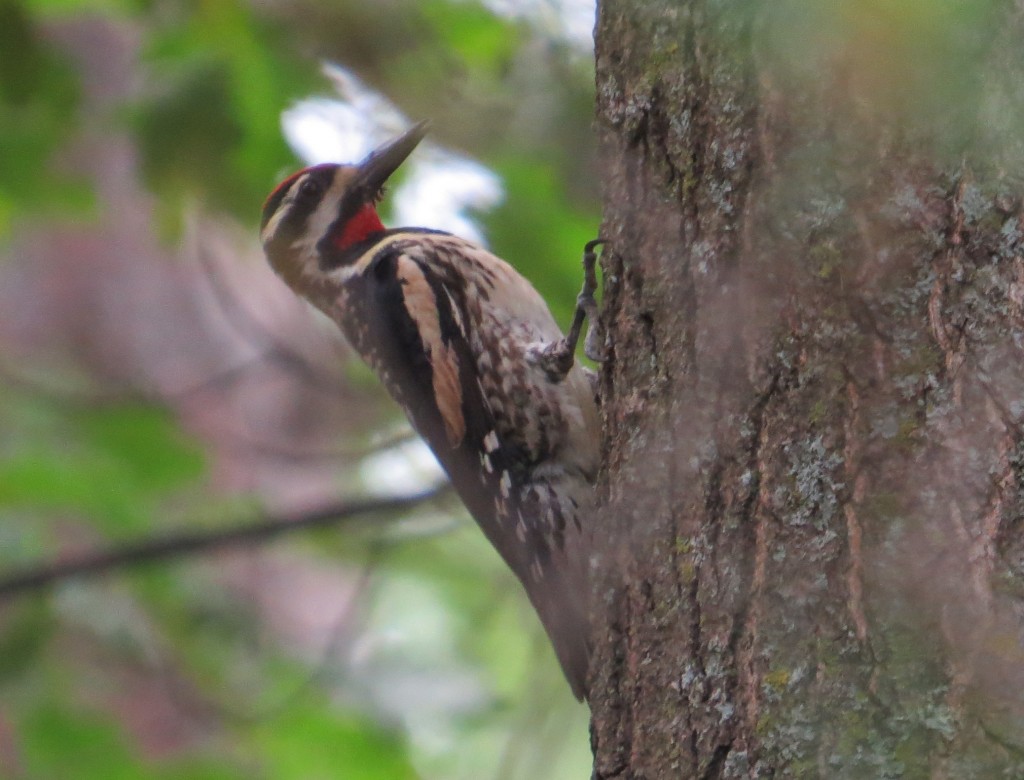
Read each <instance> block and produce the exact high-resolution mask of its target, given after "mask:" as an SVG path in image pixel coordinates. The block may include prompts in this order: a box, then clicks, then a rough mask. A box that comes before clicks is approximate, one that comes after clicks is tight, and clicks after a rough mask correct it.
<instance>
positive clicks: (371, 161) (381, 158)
mask: <svg viewBox="0 0 1024 780" xmlns="http://www.w3.org/2000/svg"><path fill="white" fill-rule="evenodd" d="M429 126H430V122H429V121H428V120H424V121H422V122H419V123H417V124H415V125H413V126H412V127H411V128H409V129H408V130H406V131H405V133H403V134H402V135H400V136H399V137H398V138H395V139H394V140H392V141H388V142H387V143H386V144H384V145H383V146H379V147H377V148H376V149H374V150H373V151H372V152H370V155H369V156H368V157H367V158H366V159H365V160H363V161H362V162H361V163H359V166H358V167H359V179H360V184H361V185H362V186H363V188H364V191H365V192H367V193H369V194H370V196H371V197H372V196H373V195H375V194H376V193H377V192H379V191H380V188H381V187H383V186H384V182H386V181H387V180H388V178H389V177H390V176H391V174H393V173H394V172H395V171H396V170H397V169H398V166H399V165H401V164H402V163H403V162H405V159H406V158H407V157H408V156H409V155H410V154H412V150H413V149H415V148H416V147H417V145H418V144H419V142H420V141H422V140H423V136H425V135H426V134H427V129H428V127H429Z"/></svg>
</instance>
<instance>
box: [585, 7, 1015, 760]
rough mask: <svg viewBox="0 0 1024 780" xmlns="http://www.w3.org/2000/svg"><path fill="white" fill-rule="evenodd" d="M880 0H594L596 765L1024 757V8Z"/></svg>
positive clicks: (594, 695)
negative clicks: (954, 8)
mask: <svg viewBox="0 0 1024 780" xmlns="http://www.w3.org/2000/svg"><path fill="white" fill-rule="evenodd" d="M824 5H831V4H824ZM836 5H837V6H841V5H843V4H836ZM848 5H850V6H851V7H854V6H857V3H850V4H848ZM885 5H886V4H871V3H862V4H861V6H864V8H866V9H867V11H868V15H866V16H864V17H863V18H862V17H854V16H850V17H844V16H842V14H838V15H837V16H832V17H829V18H825V17H824V16H823V15H822V14H818V16H817V17H816V16H815V15H814V14H813V13H812V9H814V8H817V6H816V5H815V4H813V3H802V2H789V3H782V4H778V3H775V4H773V3H770V2H767V0H766V1H765V2H753V1H751V2H740V1H739V0H737V2H735V3H729V2H720V1H719V2H715V1H713V0H694V2H687V3H681V2H679V0H606V1H605V2H602V3H601V4H600V7H599V12H598V26H597V32H596V44H597V95H598V126H599V131H600V133H601V137H602V143H603V147H604V151H603V159H604V165H605V174H604V179H605V185H606V191H605V226H604V231H603V235H604V236H605V237H606V238H608V239H609V240H610V242H611V243H610V249H609V251H608V253H607V254H606V256H605V259H604V272H605V276H604V278H605V298H604V318H605V321H606V327H607V331H608V355H607V360H606V362H605V363H604V366H603V369H602V375H601V376H602V388H601V390H602V396H603V407H602V409H603V414H604V421H605V426H606V427H605V431H606V470H605V474H604V478H603V482H602V490H603V501H604V505H605V511H604V516H603V521H602V522H603V528H602V537H603V538H604V539H605V540H606V542H607V545H606V547H605V549H604V551H603V558H602V560H601V568H602V572H603V580H602V582H601V583H600V586H599V593H598V601H597V603H598V615H597V620H596V654H595V660H594V669H593V673H592V674H593V681H592V689H591V707H592V711H593V721H592V737H593V745H594V751H595V770H594V772H595V777H598V778H620V777H621V778H627V777H628V778H675V777H680V778H691V777H693V778H740V777H799V778H813V777H828V778H833V777H851V778H853V777H857V778H859V777H863V778H884V777H929V778H943V777H948V778H967V777H979V778H989V777H992V778H994V777H1004V776H1005V777H1024V641H1022V640H1024V533H1022V520H1021V517H1022V511H1024V488H1022V486H1024V473H1022V470H1024V433H1022V429H1021V423H1022V418H1024V362H1022V358H1024V308H1022V307H1024V240H1022V227H1021V225H1022V224H1024V220H1022V213H1021V200H1020V192H1021V187H1020V184H1021V179H1020V172H1021V170H1022V167H1021V158H1020V156H1019V151H1020V149H1019V144H1017V143H1016V142H1015V141H1014V140H1013V139H1012V138H1010V136H1008V135H1004V134H1002V132H1001V131H1002V128H1001V127H999V126H998V125H999V121H998V120H1001V119H1006V118H1007V117H1008V116H1017V115H1016V114H1014V112H1015V111H1017V110H1019V103H1020V100H1019V97H1020V96H1019V95H1018V94H1016V93H1015V92H1014V90H1015V89H1018V88H1017V87H1014V86H1013V84H1014V83H1021V82H1022V81H1024V79H1022V78H1021V76H1022V75H1024V71H1022V68H1021V67H1020V61H1019V55H1017V54H1015V53H1014V52H1016V51H1018V50H1019V49H1020V48H1021V47H1020V45H1019V42H1020V40H1021V30H1022V28H1024V25H1022V23H1021V10H1020V8H1018V7H1017V6H1015V5H1014V4H1012V3H999V2H992V3H988V4H984V3H980V4H978V8H979V9H980V10H979V15H978V17H977V18H973V17H972V18H971V19H969V20H968V21H967V22H962V23H961V22H960V21H957V20H954V21H955V22H956V23H955V24H951V25H950V27H949V29H950V30H952V32H951V33H950V35H949V38H948V40H947V39H946V38H943V37H942V36H945V35H946V29H947V28H946V27H943V28H941V29H940V30H939V32H938V33H935V34H937V35H939V37H940V38H941V40H939V41H938V43H937V44H936V45H940V46H941V45H946V46H948V47H950V51H948V52H940V53H941V54H942V56H943V57H945V58H946V59H944V60H942V64H941V65H940V64H937V63H939V58H938V57H936V58H935V59H934V61H933V60H932V59H929V58H928V57H929V56H930V55H926V54H922V52H925V51H926V48H927V46H928V45H930V44H932V43H935V41H925V42H924V44H922V43H921V42H920V41H917V40H916V39H914V38H913V36H910V37H908V38H907V40H903V39H901V38H899V35H900V34H901V30H900V28H899V23H903V24H908V23H907V22H905V20H904V21H903V22H899V23H897V24H896V29H895V32H893V30H892V29H891V28H892V27H893V24H894V23H893V22H892V20H891V19H885V18H882V19H880V20H878V21H877V25H875V26H873V19H872V18H871V17H870V14H876V15H877V14H881V13H882V7H883V6H885ZM924 5H928V4H924ZM947 5H948V4H947ZM864 8H862V9H861V10H864ZM935 8H938V9H939V10H941V9H942V8H945V6H943V5H942V4H938V5H936V6H935ZM947 10H948V9H947ZM923 13H925V14H927V15H928V17H927V18H928V19H931V18H932V16H931V13H932V12H931V11H927V10H925V11H924V12H923ZM807 15H810V16H811V17H812V19H811V21H808V20H807V19H806V18H805V17H806V16H807ZM898 21H899V20H898ZM945 21H946V22H948V21H949V20H945ZM911 22H913V20H911ZM939 22H943V20H941V19H940V20H939ZM939 22H936V24H938V23H939ZM887 25H888V26H887ZM972 25H973V26H972ZM823 29H824V30H825V31H824V32H822V30H823ZM965 30H966V32H964V31H965ZM902 32H906V31H905V30H904V31H902ZM933 33H934V31H933ZM960 33H963V34H964V35H966V36H968V37H967V38H963V36H961V35H960ZM815 35H818V37H815ZM958 36H960V37H958ZM957 47H959V48H957ZM950 61H951V62H952V66H951V65H950ZM961 65H963V67H962V68H960V66H961ZM968 65H970V68H973V70H971V69H970V68H969V67H968ZM951 67H952V69H950V68H951ZM937 68H938V69H940V70H939V72H938V73H937V74H936V73H935V69H937ZM929 69H931V72H929ZM993 74H1002V76H1001V77H999V78H997V77H996V76H994V75H993ZM933 76H934V77H935V78H936V79H937V80H936V81H935V82H934V83H936V84H938V83H940V80H942V79H945V80H946V81H942V82H941V83H943V84H946V82H947V81H950V80H952V81H951V83H952V86H949V90H950V92H949V93H947V94H941V95H934V94H932V93H931V92H929V89H930V88H931V86H932V84H933V81H932V80H931V79H932V77H933ZM1003 79H1004V80H1003ZM947 86H948V84H947ZM1000 101H1002V102H1000ZM1015 101H1016V102H1015ZM986 112H987V113H986Z"/></svg>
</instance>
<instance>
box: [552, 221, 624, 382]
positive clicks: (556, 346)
mask: <svg viewBox="0 0 1024 780" xmlns="http://www.w3.org/2000/svg"><path fill="white" fill-rule="evenodd" d="M606 243H607V241H605V239H603V238H595V239H594V240H593V241H588V242H587V244H586V246H585V247H584V248H583V288H582V289H581V290H580V294H579V295H577V296H576V312H575V314H574V315H573V320H572V326H571V327H570V328H569V332H568V333H567V334H566V335H565V337H564V338H561V339H559V340H558V341H556V342H554V343H553V344H550V345H549V346H548V347H546V348H545V349H544V350H543V351H542V353H541V354H540V355H539V356H538V358H539V361H540V363H541V365H542V366H543V367H544V370H545V371H547V373H548V375H549V376H551V378H552V379H553V380H555V381H557V382H560V381H562V380H563V379H565V377H566V375H567V374H568V373H569V370H570V369H571V368H572V366H573V362H574V358H575V355H576V345H577V344H578V343H579V340H580V331H581V330H582V329H583V320H584V319H585V320H587V335H586V336H585V337H584V339H583V353H584V354H585V355H586V356H587V357H588V358H589V359H591V360H593V361H594V362H595V363H600V362H602V361H603V360H604V330H603V329H602V328H601V323H600V316H599V312H598V308H597V301H596V300H595V299H594V293H595V292H596V291H597V257H598V255H597V252H596V251H595V249H596V248H597V247H598V246H600V245H602V244H606Z"/></svg>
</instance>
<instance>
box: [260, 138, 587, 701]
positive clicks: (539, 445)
mask: <svg viewBox="0 0 1024 780" xmlns="http://www.w3.org/2000/svg"><path fill="white" fill-rule="evenodd" d="M425 125H426V123H420V124H419V125H416V126H415V127H413V128H412V129H411V130H409V131H408V132H407V133H405V134H404V135H402V136H401V137H400V138H397V139H396V140H394V141H392V142H390V143H388V144H386V145H384V146H382V147H380V148H379V149H377V150H376V151H375V152H373V153H372V154H371V155H370V156H369V157H367V158H366V159H365V160H364V161H363V162H362V163H360V164H358V165H335V164H325V165H316V166H313V167H311V168H306V169H304V170H302V171H299V172H298V173H296V174H294V175H292V176H290V177H288V178H287V179H285V180H284V181H283V182H281V184H280V185H279V186H278V187H277V189H275V190H274V191H273V192H272V193H271V195H270V197H269V198H268V199H267V202H266V204H265V206H264V208H263V220H262V227H261V238H262V241H263V247H264V250H265V251H266V254H267V258H268V259H269V261H270V264H271V266H273V268H274V270H275V271H276V272H277V273H278V275H279V276H281V278H282V279H284V281H285V282H286V283H287V284H288V285H289V286H290V287H291V288H292V289H293V290H294V291H295V292H297V293H298V294H299V295H301V296H302V297H304V298H306V299H307V300H309V301H310V302H311V303H312V304H313V305H315V306H316V307H317V308H319V309H320V310H321V311H323V312H324V313H325V314H326V315H327V316H328V317H330V318H331V319H332V320H334V321H335V322H336V323H337V324H338V326H339V327H340V328H341V330H342V331H343V332H344V334H345V336H346V337H347V338H348V340H349V341H350V342H351V343H352V345H353V346H354V347H355V349H356V350H357V351H358V352H359V354H360V355H361V356H362V357H363V359H364V360H366V362H367V363H369V365H370V366H371V367H372V368H373V369H374V371H375V372H376V373H377V374H378V376H379V377H380V379H381V380H382V382H383V383H384V385H385V387H386V388H387V390H388V392H389V393H390V394H391V395H392V396H393V397H394V398H395V400H396V401H398V403H399V404H400V405H401V406H402V407H403V408H404V410H405V412H406V414H407V415H408V417H409V419H410V421H411V422H412V425H413V427H414V428H415V429H416V431H417V432H418V433H419V434H420V435H421V436H422V437H423V438H424V439H425V440H426V442H427V444H428V445H429V446H430V448H431V449H432V450H433V452H434V454H435V455H436V456H437V459H438V460H439V461H440V462H441V465H442V466H443V467H444V469H445V471H446V472H447V473H448V476H449V478H450V479H451V481H452V484H453V486H454V488H455V490H456V492H457V493H458V495H459V497H460V498H461V499H462V500H463V502H464V503H465V504H466V507H467V508H468V509H469V511H470V513H471V514H472V515H473V517H474V518H475V519H476V521H477V523H478V524H479V525H480V527H481V529H483V532H484V534H486V536H487V538H488V539H489V540H490V541H491V543H492V544H493V545H494V546H495V548H497V550H498V552H499V553H500V554H501V556H502V558H504V560H505V561H506V563H508V565H509V566H510V567H511V568H512V571H513V572H515V574H516V576H518V578H519V580H520V581H521V582H522V583H523V586H524V587H525V588H526V592H527V594H528V595H529V597H530V601H531V602H532V603H533V605H534V607H535V608H536V610H537V612H538V614H539V616H540V619H541V622H542V623H543V624H544V628H545V629H546V630H547V633H548V636H549V637H550V638H551V641H552V644H553V645H554V647H555V652H556V654H557V655H558V659H559V661H560V662H561V664H562V669H563V670H564V671H565V675H566V677H567V678H568V680H569V683H570V685H571V686H572V690H573V693H575V694H576V696H577V698H582V697H584V696H585V695H586V677H587V666H588V661H589V644H590V637H589V619H588V618H589V615H588V613H589V609H588V596H589V590H590V586H589V577H588V570H589V566H590V545H589V543H588V533H589V530H588V524H589V523H590V521H591V518H590V517H589V516H588V515H589V513H590V512H591V509H592V507H593V501H594V499H593V492H594V488H593V484H594V480H595V478H596V475H597V469H598V461H599V442H598V437H599V433H598V432H599V422H598V412H597V408H596V405H595V402H594V395H593V390H592V387H591V382H590V380H589V379H588V377H587V375H586V374H585V372H584V370H583V369H582V368H581V367H580V366H579V365H578V364H577V363H576V362H575V361H574V352H575V347H576V342H577V340H578V337H579V331H580V327H581V325H582V321H583V318H584V312H586V313H593V306H594V303H593V296H592V293H593V286H594V281H593V279H594V271H593V263H594V254H593V246H592V245H593V244H596V243H598V242H592V244H588V246H587V253H586V262H585V265H586V266H587V274H586V277H587V280H588V281H587V283H586V284H585V286H584V292H583V293H581V295H580V299H579V305H578V307H577V315H576V318H575V320H574V322H573V327H572V329H571V330H570V333H569V336H567V337H563V335H562V332H561V330H560V329H559V328H558V325H557V324H556V323H555V320H554V318H553V317H552V316H551V313H550V311H549V310H548V307H547V305H546V304H545V303H544V300H543V299H542V298H541V297H540V295H539V294H538V293H537V291H536V290H535V289H534V288H533V287H532V286H531V285H530V283H529V282H527V281H526V280H525V279H524V278H523V277H522V276H520V275H519V273H517V272H516V271H515V269H513V268H512V266H510V265H509V264H508V263H506V262H505V261H503V260H501V259H499V258H498V257H495V256H494V255H493V254H491V253H490V252H488V251H486V250H485V249H483V248H481V247H479V246H477V245H475V244H473V243H471V242H469V241H465V240H463V239H461V238H457V237H456V236H453V235H451V234H449V233H444V232H441V231H437V230H429V229H426V228H398V229H391V230H388V229H385V228H384V226H383V225H382V224H381V221H380V218H379V217H378V216H377V210H376V204H377V202H378V201H379V199H380V196H381V192H382V187H383V185H384V182H385V180H386V179H387V178H388V177H389V176H390V175H391V174H392V173H393V172H394V171H395V169H397V168H398V166H399V165H400V164H401V163H402V162H403V161H404V160H405V159H406V157H408V156H409V154H410V153H411V152H412V151H413V149H414V148H415V147H416V145H417V144H418V143H419V142H420V140H421V139H422V138H423V136H424V134H425V132H426V130H425ZM591 323H592V324H593V319H591Z"/></svg>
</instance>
